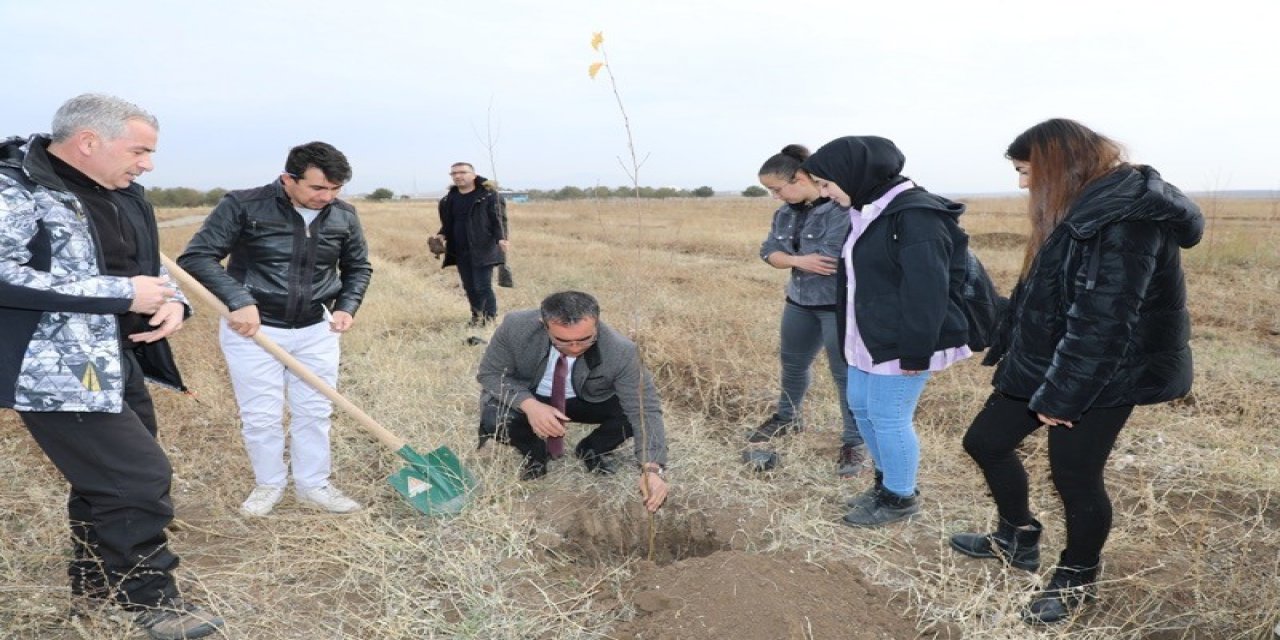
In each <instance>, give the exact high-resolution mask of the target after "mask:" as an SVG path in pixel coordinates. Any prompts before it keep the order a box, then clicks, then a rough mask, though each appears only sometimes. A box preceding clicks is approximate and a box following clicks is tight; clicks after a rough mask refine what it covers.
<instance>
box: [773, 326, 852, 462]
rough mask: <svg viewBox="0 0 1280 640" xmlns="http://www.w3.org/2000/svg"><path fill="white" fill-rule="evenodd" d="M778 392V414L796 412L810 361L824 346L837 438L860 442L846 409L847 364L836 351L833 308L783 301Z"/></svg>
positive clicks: (804, 390) (792, 415) (837, 337)
mask: <svg viewBox="0 0 1280 640" xmlns="http://www.w3.org/2000/svg"><path fill="white" fill-rule="evenodd" d="M781 334H782V335H781V339H780V342H781V348H780V349H779V350H780V351H781V355H782V395H781V397H779V398H778V411H777V413H778V416H779V417H781V418H782V419H784V420H792V419H794V418H796V417H797V416H798V414H799V413H800V406H801V405H802V404H804V396H805V393H807V392H808V391H809V382H810V380H811V379H812V375H811V373H810V372H811V370H812V369H813V361H814V360H815V359H817V357H818V350H819V349H820V348H822V347H823V346H825V347H826V350H827V366H828V367H829V368H830V369H831V379H832V380H834V381H835V383H836V397H837V398H840V417H841V420H842V421H843V422H844V432H843V434H842V435H841V438H840V439H841V441H842V442H843V443H844V444H849V445H854V446H857V445H860V444H862V434H860V433H858V424H857V422H855V421H854V419H853V413H852V412H850V411H849V398H848V392H847V391H846V387H847V386H848V380H847V377H846V373H847V371H848V367H846V366H845V364H844V355H843V354H841V353H840V334H839V331H838V330H837V329H836V312H835V311H822V310H818V309H806V308H804V307H801V306H799V305H795V304H792V303H790V302H788V303H786V304H785V305H783V309H782V331H781Z"/></svg>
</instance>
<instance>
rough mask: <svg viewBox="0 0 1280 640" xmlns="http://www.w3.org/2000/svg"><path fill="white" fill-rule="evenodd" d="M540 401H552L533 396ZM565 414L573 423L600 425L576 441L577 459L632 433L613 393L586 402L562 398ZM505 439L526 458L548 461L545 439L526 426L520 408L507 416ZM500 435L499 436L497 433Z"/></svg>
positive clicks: (618, 442) (606, 449)
mask: <svg viewBox="0 0 1280 640" xmlns="http://www.w3.org/2000/svg"><path fill="white" fill-rule="evenodd" d="M534 397H536V398H537V399H538V401H539V402H545V403H547V404H551V399H550V398H548V397H546V396H534ZM564 404H565V407H564V408H565V411H564V413H565V415H567V416H569V419H570V420H572V421H573V422H581V423H584V424H595V425H600V426H598V427H596V428H595V429H594V430H593V431H592V432H591V433H589V434H587V437H585V438H583V439H582V440H581V441H579V442H578V447H577V450H576V453H577V455H578V457H579V458H581V457H584V456H585V455H587V454H591V453H595V454H604V453H609V452H610V451H613V450H614V449H617V448H618V447H619V446H620V445H621V444H622V443H623V442H626V441H627V438H630V437H631V436H632V431H631V422H630V421H629V420H627V415H626V414H625V413H623V411H622V403H621V402H618V397H617V396H614V397H612V398H609V399H608V400H605V401H604V402H587V401H585V400H579V399H578V398H569V399H567V400H566V401H565V403H564ZM506 426H507V440H508V442H509V444H511V446H513V447H515V448H516V449H518V450H519V451H520V453H522V454H524V456H525V457H526V458H529V459H531V460H535V461H538V462H546V461H547V441H546V440H543V439H542V438H540V437H538V434H536V433H534V432H533V427H531V426H529V418H528V416H526V415H525V414H524V412H523V411H514V410H513V411H511V412H510V415H509V416H508V418H507V425H506ZM499 437H501V436H499Z"/></svg>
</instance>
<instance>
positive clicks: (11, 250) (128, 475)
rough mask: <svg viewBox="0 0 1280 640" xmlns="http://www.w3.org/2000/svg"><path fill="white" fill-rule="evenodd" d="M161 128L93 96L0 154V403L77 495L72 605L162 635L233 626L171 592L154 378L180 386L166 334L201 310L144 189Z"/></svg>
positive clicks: (72, 506) (174, 562)
mask: <svg viewBox="0 0 1280 640" xmlns="http://www.w3.org/2000/svg"><path fill="white" fill-rule="evenodd" d="M158 131H159V123H158V122H157V121H156V119H155V117H154V116H152V115H151V114H149V113H147V112H146V111H143V110H142V109H140V108H139V107H137V106H136V105H133V104H131V103H128V102H125V101H123V100H120V99H119V98H114V97H111V96H104V95H96V94H85V95H82V96H78V97H76V98H72V99H71V100H68V101H67V102H66V103H65V104H63V105H62V107H61V108H60V109H58V112H57V113H56V114H55V115H54V117H53V133H52V135H39V134H38V135H33V136H31V137H29V138H26V139H23V138H10V139H9V140H6V141H4V142H3V143H0V406H4V407H8V408H12V409H13V410H15V411H17V412H18V415H19V417H21V419H22V421H23V423H24V424H25V425H26V427H27V430H28V431H30V433H31V436H32V437H33V438H34V439H35V441H36V443H37V444H39V446H40V448H41V449H42V450H43V451H44V453H45V455H47V456H48V457H49V460H50V461H51V462H52V463H53V465H54V466H55V467H57V468H58V471H60V472H61V473H62V475H63V476H64V477H65V478H66V479H67V482H68V483H69V484H70V485H71V495H70V498H69V499H68V501H67V511H68V515H69V517H70V522H71V539H72V545H73V550H74V557H73V559H72V560H71V565H70V568H69V570H68V573H69V575H70V577H71V594H72V598H73V602H74V604H75V605H76V608H77V610H83V608H84V607H86V606H94V607H99V606H106V605H107V604H110V603H113V602H114V603H115V604H118V605H120V606H123V607H124V608H126V609H127V610H130V611H135V612H136V617H135V621H136V623H137V624H138V625H139V626H141V627H143V628H145V629H146V630H147V632H148V633H149V634H150V635H151V637H152V638H156V639H161V640H163V639H169V638H174V639H176V638H199V637H203V636H207V635H209V634H212V633H215V632H216V631H217V630H218V628H219V627H221V626H222V620H221V619H219V618H216V617H213V616H211V615H209V614H208V613H206V612H205V611H204V610H202V609H201V608H200V607H198V606H195V605H193V604H191V603H188V602H185V601H184V600H183V598H182V596H181V595H180V594H179V593H178V588H177V585H176V584H175V581H174V576H173V571H174V569H176V568H177V566H178V556H177V555H176V554H174V553H173V552H172V551H171V550H170V549H169V545H168V540H167V538H166V536H165V527H166V526H167V525H168V524H169V522H170V521H172V520H173V504H172V502H171V501H170V499H169V485H170V479H171V476H172V474H173V470H172V468H171V467H170V466H169V460H168V458H167V457H166V456H165V453H164V450H163V449H161V448H160V444H159V443H158V442H157V441H156V414H155V408H154V407H153V406H152V402H151V396H150V394H149V393H148V391H147V388H146V385H145V383H144V376H146V377H150V378H153V379H156V378H158V379H159V380H160V381H161V382H167V383H168V384H170V385H172V386H177V387H181V386H182V381H181V379H180V378H178V376H177V368H176V366H175V365H174V363H173V359H172V354H171V352H170V351H169V348H168V346H167V343H166V342H165V338H166V336H168V335H169V334H171V333H173V332H174V331H177V330H178V329H179V328H180V327H181V326H182V322H183V320H184V319H185V318H186V316H187V314H188V313H189V312H190V309H189V308H188V307H187V305H186V302H185V298H183V297H182V294H181V293H180V292H179V291H178V290H177V289H176V288H175V287H174V286H173V285H171V284H170V283H169V280H168V274H167V273H166V272H165V271H164V269H163V267H162V266H161V264H160V253H159V238H158V234H157V231H156V220H155V211H154V210H153V209H152V207H151V205H150V204H148V203H147V201H146V199H145V197H144V195H143V189H142V187H141V186H139V185H137V184H135V183H134V180H136V179H137V178H138V177H139V176H141V175H142V174H143V173H146V172H147V171H150V170H151V169H152V164H151V154H152V153H154V152H155V148H156V140H157V135H158ZM165 374H168V376H167V377H166V376H165Z"/></svg>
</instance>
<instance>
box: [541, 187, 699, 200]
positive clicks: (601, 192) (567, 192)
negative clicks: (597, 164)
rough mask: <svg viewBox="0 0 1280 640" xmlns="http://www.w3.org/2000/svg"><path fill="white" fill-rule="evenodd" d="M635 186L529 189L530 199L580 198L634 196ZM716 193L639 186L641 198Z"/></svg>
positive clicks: (692, 196)
mask: <svg viewBox="0 0 1280 640" xmlns="http://www.w3.org/2000/svg"><path fill="white" fill-rule="evenodd" d="M636 191H637V190H636V188H635V187H615V188H612V189H610V188H609V187H574V186H567V187H560V188H559V189H529V190H527V191H521V193H527V194H529V199H530V200H582V199H584V198H634V197H636V195H637V194H636ZM715 194H716V190H715V189H712V188H711V187H707V186H702V187H698V188H697V189H677V188H675V187H640V189H639V196H640V197H641V198H710V197H711V196H714V195H715Z"/></svg>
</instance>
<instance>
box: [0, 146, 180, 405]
mask: <svg viewBox="0 0 1280 640" xmlns="http://www.w3.org/2000/svg"><path fill="white" fill-rule="evenodd" d="M48 145H49V138H48V136H44V135H37V136H32V137H31V138H29V139H21V138H10V139H8V140H5V141H3V142H0V177H2V178H3V179H0V192H3V195H0V200H3V202H0V213H2V214H3V215H0V233H3V234H5V236H6V238H7V239H9V240H13V239H15V238H17V237H24V236H26V235H28V234H29V235H30V236H31V237H30V239H29V241H28V242H26V243H25V244H24V245H23V246H22V247H21V250H20V251H21V252H22V253H25V254H26V255H25V256H24V257H25V260H23V261H22V263H21V265H20V267H21V268H20V269H17V270H13V271H11V272H10V270H8V269H7V270H6V277H5V278H4V279H3V280H4V281H3V282H0V297H3V298H4V300H5V301H4V304H0V406H4V407H16V408H18V409H19V410H23V411H107V412H111V413H117V412H119V411H120V407H121V406H122V401H123V397H122V395H121V394H120V389H121V388H122V387H123V384H122V382H121V379H120V377H119V376H120V375H121V370H122V369H121V362H120V356H119V351H118V350H119V349H120V348H122V347H123V344H122V340H121V336H120V335H119V327H118V323H117V319H116V318H117V316H118V315H119V314H123V313H126V312H127V311H128V310H129V306H130V303H131V302H132V295H133V293H132V291H133V287H132V285H130V284H129V283H127V282H124V280H123V279H118V281H119V283H120V284H119V286H118V287H116V291H112V289H111V287H108V286H106V285H95V284H92V282H93V281H95V280H97V276H100V275H101V270H102V267H101V265H104V264H105V263H106V258H105V256H104V255H103V253H102V246H101V244H100V243H99V242H98V238H97V230H96V229H95V227H94V225H93V224H86V223H85V212H84V209H85V207H84V205H83V204H82V203H81V202H80V201H79V200H78V199H77V198H76V197H75V195H74V194H73V193H71V191H70V189H69V188H68V187H67V186H66V185H65V184H64V183H63V181H62V179H61V178H59V177H58V175H57V173H55V171H54V169H53V166H52V164H51V161H50V159H49V155H48V150H47V148H48ZM106 197H107V198H108V200H109V201H110V203H111V204H112V205H113V206H114V207H116V208H117V210H118V211H119V212H120V214H121V219H122V221H123V222H124V223H125V224H128V225H130V227H131V228H132V231H133V236H134V239H135V242H136V253H135V255H134V257H135V258H136V260H137V263H138V267H139V269H140V271H141V273H142V274H144V275H150V276H161V275H166V274H167V272H166V271H165V270H164V268H163V267H162V265H161V264H160V239H159V231H158V229H157V227H156V218H155V209H154V208H153V207H152V206H151V204H150V203H149V202H147V199H146V195H145V190H144V189H143V187H142V185H139V184H137V183H133V184H130V185H129V186H128V187H127V188H124V189H114V190H110V191H108V192H107V194H106ZM11 226H12V228H11ZM82 233H83V234H87V235H88V237H89V238H90V240H91V242H90V243H88V246H84V245H83V243H80V242H76V239H77V238H78V237H79V235H78V234H82ZM19 255H20V254H19V252H18V251H14V252H12V253H10V252H9V250H8V249H6V256H5V258H6V259H15V260H16V259H17V257H18V256H19ZM21 269H30V270H32V271H33V272H34V273H33V274H32V275H36V274H39V273H44V274H46V275H47V274H48V273H49V272H57V273H59V275H58V277H57V278H55V279H54V280H52V281H49V282H40V281H35V282H28V281H27V277H28V276H26V275H23V274H22V273H21ZM9 278H13V281H10V280H9ZM178 300H179V301H180V302H182V303H183V305H184V307H185V315H188V316H189V315H190V314H191V307H190V306H188V305H187V304H186V298H185V297H183V296H181V294H179V298H178ZM37 343H39V344H37ZM41 345H43V346H41ZM42 352H47V353H43V354H42V355H40V357H29V356H30V354H31V353H38V354H40V353H42ZM132 352H133V354H134V356H135V358H136V359H137V361H138V364H139V365H140V368H141V369H142V372H143V374H144V375H145V376H146V377H147V378H148V379H149V380H150V381H152V382H157V383H160V384H164V385H166V386H170V387H173V388H176V389H179V390H185V389H186V387H185V386H184V385H183V382H182V376H181V375H180V374H179V372H178V367H177V363H176V362H175V361H174V358H173V352H172V350H171V349H170V347H169V342H168V340H167V339H161V340H157V341H156V342H151V343H144V344H139V345H136V346H134V347H133V348H132ZM95 354H96V356H95ZM104 354H109V355H104ZM55 355H56V357H54V356H55ZM98 356H101V357H102V359H99V360H96V361H95V357H98ZM86 364H93V365H94V367H93V369H94V370H96V371H97V372H98V373H97V377H98V378H99V379H100V383H99V384H95V385H94V387H95V388H94V389H89V388H87V387H86V383H85V382H84V379H83V376H85V369H84V367H85V366H86ZM73 370H74V371H73ZM63 383H67V384H66V385H65V386H64V384H63Z"/></svg>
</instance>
